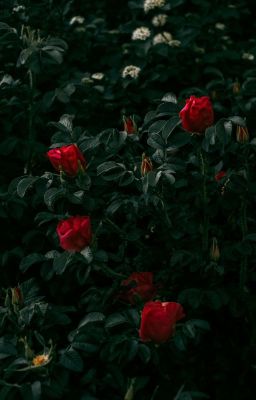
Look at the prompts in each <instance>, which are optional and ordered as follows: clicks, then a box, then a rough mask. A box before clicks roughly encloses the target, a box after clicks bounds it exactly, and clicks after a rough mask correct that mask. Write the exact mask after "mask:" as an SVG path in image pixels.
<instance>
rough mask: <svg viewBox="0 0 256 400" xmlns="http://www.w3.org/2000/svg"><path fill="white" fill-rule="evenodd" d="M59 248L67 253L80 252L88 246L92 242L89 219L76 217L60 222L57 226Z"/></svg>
mask: <svg viewBox="0 0 256 400" xmlns="http://www.w3.org/2000/svg"><path fill="white" fill-rule="evenodd" d="M56 231H57V234H58V237H59V241H60V246H61V247H62V248H63V249H64V250H68V251H81V250H83V249H84V248H85V247H87V246H89V245H90V243H91V240H92V230H91V219H90V217H88V216H80V215H77V216H75V217H70V218H68V219H65V220H62V221H60V222H59V223H58V225H57V229H56Z"/></svg>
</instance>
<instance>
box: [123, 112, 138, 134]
mask: <svg viewBox="0 0 256 400" xmlns="http://www.w3.org/2000/svg"><path fill="white" fill-rule="evenodd" d="M123 121H124V131H125V132H126V133H128V135H129V134H133V133H137V125H136V122H135V121H134V118H133V117H125V116H124V117H123Z"/></svg>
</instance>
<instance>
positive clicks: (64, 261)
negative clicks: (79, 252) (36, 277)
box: [53, 251, 74, 275]
mask: <svg viewBox="0 0 256 400" xmlns="http://www.w3.org/2000/svg"><path fill="white" fill-rule="evenodd" d="M73 257H74V254H73V253H71V252H69V251H64V252H63V253H61V254H60V255H59V256H58V257H55V258H54V259H53V269H54V271H55V273H56V275H61V274H63V272H65V270H66V268H67V266H68V265H69V264H70V263H71V262H72V259H73Z"/></svg>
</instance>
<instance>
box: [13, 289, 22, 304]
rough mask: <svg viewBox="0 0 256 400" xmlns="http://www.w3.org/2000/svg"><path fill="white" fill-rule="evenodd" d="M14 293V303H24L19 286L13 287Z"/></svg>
mask: <svg viewBox="0 0 256 400" xmlns="http://www.w3.org/2000/svg"><path fill="white" fill-rule="evenodd" d="M11 293H12V305H13V306H14V305H16V306H17V305H18V306H21V305H22V304H23V295H22V291H21V289H20V288H19V287H14V288H11Z"/></svg>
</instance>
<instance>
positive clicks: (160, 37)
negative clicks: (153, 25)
mask: <svg viewBox="0 0 256 400" xmlns="http://www.w3.org/2000/svg"><path fill="white" fill-rule="evenodd" d="M157 44H168V45H169V46H171V47H179V46H180V44H181V42H180V41H179V40H174V39H173V37H172V35H171V34H170V32H162V33H158V34H157V35H155V36H154V37H153V45H154V46H155V45H157Z"/></svg>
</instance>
